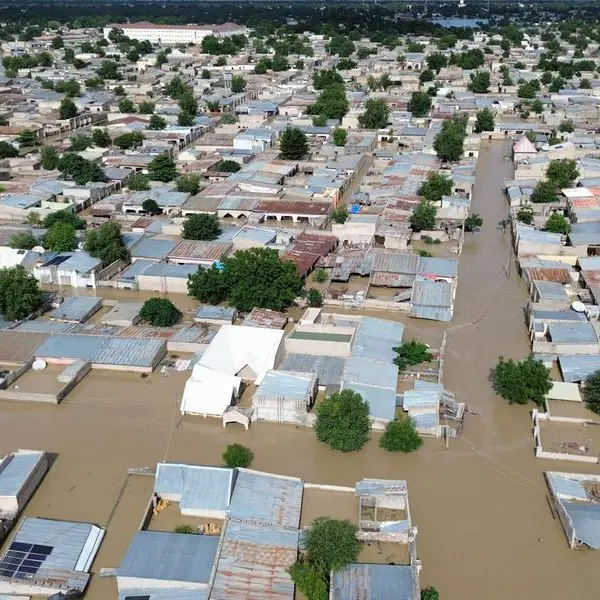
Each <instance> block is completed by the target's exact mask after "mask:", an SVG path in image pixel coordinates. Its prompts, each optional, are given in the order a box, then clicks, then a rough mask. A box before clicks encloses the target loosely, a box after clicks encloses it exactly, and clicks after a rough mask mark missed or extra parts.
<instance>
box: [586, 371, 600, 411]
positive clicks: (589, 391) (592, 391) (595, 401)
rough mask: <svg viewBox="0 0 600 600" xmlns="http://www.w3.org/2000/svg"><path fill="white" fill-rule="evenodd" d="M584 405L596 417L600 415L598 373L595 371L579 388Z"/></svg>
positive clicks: (599, 377) (599, 382)
mask: <svg viewBox="0 0 600 600" xmlns="http://www.w3.org/2000/svg"><path fill="white" fill-rule="evenodd" d="M581 393H582V396H583V400H584V402H585V405H586V406H587V407H588V408H589V409H590V410H591V411H592V412H595V413H596V414H597V415H600V371H596V372H595V373H593V374H592V375H590V376H589V377H588V378H587V379H586V380H585V385H584V386H582V388H581Z"/></svg>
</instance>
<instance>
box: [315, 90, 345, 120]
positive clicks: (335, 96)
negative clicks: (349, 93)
mask: <svg viewBox="0 0 600 600" xmlns="http://www.w3.org/2000/svg"><path fill="white" fill-rule="evenodd" d="M307 112H308V113H309V114H311V115H322V116H324V117H326V118H328V119H341V118H342V117H343V116H344V115H345V114H346V113H347V112H348V100H347V99H346V90H345V89H344V86H342V85H338V84H334V85H330V86H327V87H326V88H324V89H323V91H322V92H321V93H320V94H319V97H318V98H317V101H316V102H315V103H314V104H313V105H312V106H309V107H308V111H307Z"/></svg>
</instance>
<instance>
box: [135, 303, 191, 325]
mask: <svg viewBox="0 0 600 600" xmlns="http://www.w3.org/2000/svg"><path fill="white" fill-rule="evenodd" d="M180 317H181V313H180V312H179V310H177V307H176V306H175V305H174V304H173V303H172V302H171V301H170V300H168V299H167V298H150V299H148V300H146V302H144V305H143V306H142V309H141V310H140V319H141V320H142V321H143V322H144V323H150V325H154V326H156V327H171V326H172V325H175V323H177V321H179V319H180Z"/></svg>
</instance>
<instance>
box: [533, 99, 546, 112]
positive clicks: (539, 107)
mask: <svg viewBox="0 0 600 600" xmlns="http://www.w3.org/2000/svg"><path fill="white" fill-rule="evenodd" d="M531 110H532V111H533V112H534V113H535V114H536V115H541V114H542V113H543V112H544V104H543V103H542V101H541V100H539V99H537V98H536V99H535V100H534V101H533V102H532V103H531Z"/></svg>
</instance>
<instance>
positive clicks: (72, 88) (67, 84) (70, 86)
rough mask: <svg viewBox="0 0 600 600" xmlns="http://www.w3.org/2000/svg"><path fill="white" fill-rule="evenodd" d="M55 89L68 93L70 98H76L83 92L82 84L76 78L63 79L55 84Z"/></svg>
mask: <svg viewBox="0 0 600 600" xmlns="http://www.w3.org/2000/svg"><path fill="white" fill-rule="evenodd" d="M54 91H55V92H58V93H59V94H66V95H67V96H69V97H70V98H76V97H77V96H79V95H80V94H81V85H79V82H78V81H75V79H63V80H62V81H58V82H56V83H55V84H54Z"/></svg>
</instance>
